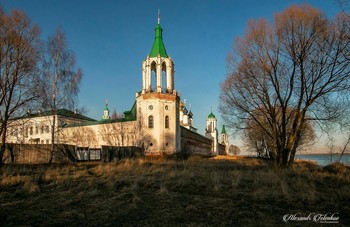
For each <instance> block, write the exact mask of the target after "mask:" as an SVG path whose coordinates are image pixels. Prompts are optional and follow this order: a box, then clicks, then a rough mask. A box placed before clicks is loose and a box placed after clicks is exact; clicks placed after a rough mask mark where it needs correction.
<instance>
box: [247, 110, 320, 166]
mask: <svg viewBox="0 0 350 227" xmlns="http://www.w3.org/2000/svg"><path fill="white" fill-rule="evenodd" d="M259 111H261V110H259ZM295 113H296V112H295V111H293V110H291V109H287V114H288V116H290V117H291V119H290V121H288V122H287V133H288V132H289V131H290V130H288V129H289V128H290V127H291V126H292V125H290V123H292V122H293V120H294V119H293V118H294V116H295ZM253 114H254V115H255V116H257V117H261V119H259V122H260V123H261V124H263V126H264V128H266V129H271V128H270V127H269V126H268V124H269V122H268V118H266V117H264V116H261V115H260V114H259V113H253ZM276 114H277V120H278V121H280V120H281V115H280V113H279V112H278V111H276ZM270 134H271V132H270ZM315 138H316V135H315V130H314V128H313V125H312V122H311V121H306V122H305V124H304V128H303V129H302V131H301V138H300V142H299V146H298V147H297V150H302V149H306V148H308V147H309V146H311V145H313V144H314V140H315ZM243 140H244V141H245V142H246V144H247V146H248V147H249V149H251V150H252V151H253V152H256V153H257V155H258V156H259V157H263V158H268V159H273V158H274V154H275V153H274V152H273V141H272V140H271V139H270V137H269V135H268V134H266V132H265V131H264V130H262V129H261V127H259V125H257V122H256V121H255V120H253V119H249V120H248V121H247V122H246V124H245V129H244V137H243Z"/></svg>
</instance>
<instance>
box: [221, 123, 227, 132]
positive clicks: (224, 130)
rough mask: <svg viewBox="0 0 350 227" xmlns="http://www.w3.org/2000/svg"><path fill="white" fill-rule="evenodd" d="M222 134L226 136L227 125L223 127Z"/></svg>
mask: <svg viewBox="0 0 350 227" xmlns="http://www.w3.org/2000/svg"><path fill="white" fill-rule="evenodd" d="M221 134H226V129H225V125H223V126H222V130H221Z"/></svg>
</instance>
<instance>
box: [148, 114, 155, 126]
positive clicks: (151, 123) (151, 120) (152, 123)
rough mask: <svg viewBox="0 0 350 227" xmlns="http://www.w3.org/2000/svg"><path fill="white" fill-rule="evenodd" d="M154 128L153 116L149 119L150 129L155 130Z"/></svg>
mask: <svg viewBox="0 0 350 227" xmlns="http://www.w3.org/2000/svg"><path fill="white" fill-rule="evenodd" d="M153 127H154V119H153V116H152V115H151V116H149V117H148V128H153Z"/></svg>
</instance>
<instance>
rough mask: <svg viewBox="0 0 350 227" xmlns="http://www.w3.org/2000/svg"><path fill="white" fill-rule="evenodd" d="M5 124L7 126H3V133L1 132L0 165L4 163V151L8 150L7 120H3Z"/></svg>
mask: <svg viewBox="0 0 350 227" xmlns="http://www.w3.org/2000/svg"><path fill="white" fill-rule="evenodd" d="M3 125H5V127H4V128H3V130H2V134H1V147H0V167H1V166H2V165H3V164H4V160H3V158H4V153H5V150H6V134H7V120H4V121H3ZM2 127H3V126H2Z"/></svg>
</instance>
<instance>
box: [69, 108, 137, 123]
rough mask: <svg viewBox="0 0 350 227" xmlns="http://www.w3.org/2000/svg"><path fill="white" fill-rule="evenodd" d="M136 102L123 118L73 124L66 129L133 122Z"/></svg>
mask: <svg viewBox="0 0 350 227" xmlns="http://www.w3.org/2000/svg"><path fill="white" fill-rule="evenodd" d="M136 110H137V108H136V101H135V102H134V105H133V106H132V107H131V110H129V111H125V112H124V118H118V119H102V120H100V121H90V122H80V123H73V124H69V125H67V126H66V128H68V127H78V126H87V125H101V124H108V123H115V122H127V121H135V120H136V114H137V113H136Z"/></svg>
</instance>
